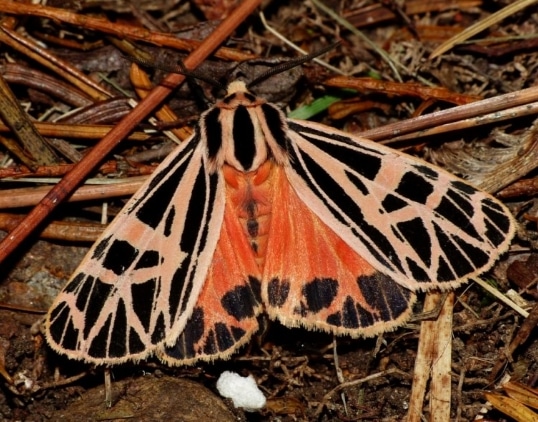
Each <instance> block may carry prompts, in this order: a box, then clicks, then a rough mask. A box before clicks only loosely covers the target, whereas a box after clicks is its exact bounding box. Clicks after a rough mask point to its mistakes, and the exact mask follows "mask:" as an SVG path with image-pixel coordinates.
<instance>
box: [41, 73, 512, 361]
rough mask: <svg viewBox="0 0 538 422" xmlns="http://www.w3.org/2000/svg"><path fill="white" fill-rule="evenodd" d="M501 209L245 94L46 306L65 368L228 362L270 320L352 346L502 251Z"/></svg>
mask: <svg viewBox="0 0 538 422" xmlns="http://www.w3.org/2000/svg"><path fill="white" fill-rule="evenodd" d="M513 234H514V221H513V218H512V217H511V214H510V212H509V211H508V209H507V208H506V207H505V206H504V205H503V204H502V203H501V202H499V201H498V200H497V199H495V198H493V197H492V196H490V195H489V194H487V193H484V192H481V191H480V190H478V189H476V188H475V187H473V186H471V185H470V184H468V183H466V182H465V181H463V180H461V179H459V178H457V177H455V176H454V175H452V174H450V173H448V172H446V171H444V170H442V169H440V168H437V167H435V166H433V165H431V164H428V163H426V162H425V161H422V160H420V159H417V158H414V157H411V156H408V155H406V154H403V153H401V152H398V151H396V150H393V149H390V148H387V147H384V146H381V145H379V144H376V143H374V142H372V141H369V140H366V139H363V138H360V137H356V136H352V135H349V134H347V133H344V132H341V131H339V130H336V129H333V128H331V127H328V126H324V125H321V124H317V123H312V122H307V121H297V120H291V119H287V118H286V117H285V115H284V114H283V113H282V111H280V110H279V109H278V108H277V107H276V106H275V105H273V104H271V103H268V102H266V101H264V100H263V99H261V98H257V97H256V96H254V95H253V94H252V93H250V92H249V91H248V89H247V86H246V84H245V83H244V82H242V81H235V82H233V83H231V84H230V85H229V87H228V90H227V95H226V96H225V97H224V98H223V99H222V100H220V101H219V102H217V103H216V104H215V105H214V106H213V107H212V108H211V109H209V110H208V111H206V112H205V113H204V114H202V116H201V117H200V120H199V122H198V126H197V128H196V130H195V133H194V135H193V136H192V137H191V138H190V139H189V140H187V141H186V142H184V143H183V144H182V145H180V146H179V147H178V148H177V149H176V150H175V152H173V153H172V154H171V155H170V156H169V157H168V158H167V159H166V160H165V161H164V162H163V163H162V164H161V165H160V166H159V168H158V169H157V170H156V171H155V173H154V174H153V175H152V176H151V178H149V180H147V182H146V183H145V184H144V186H143V187H142V188H141V189H140V190H139V192H138V193H137V194H135V195H134V196H133V198H132V199H131V200H130V201H129V202H128V204H127V205H126V206H125V208H124V209H123V210H122V211H121V213H120V214H119V215H118V216H117V217H116V218H115V219H114V221H113V222H112V223H111V224H110V225H109V226H108V228H107V229H106V230H105V232H104V234H103V235H102V237H101V238H100V239H99V240H98V241H97V242H96V244H95V245H94V246H93V247H92V248H91V250H90V251H89V253H88V255H87V256H86V257H85V259H84V260H83V261H82V263H81V264H80V266H79V267H78V269H77V270H76V271H75V273H74V274H73V276H72V278H71V279H70V280H69V282H68V283H67V285H66V286H65V288H64V289H63V291H62V292H61V293H60V294H59V296H58V297H57V299H56V301H55V302H54V304H53V305H52V307H51V308H50V311H49V312H48V314H47V316H46V320H45V333H46V338H47V340H48V343H49V344H50V346H51V347H52V348H53V349H54V350H55V351H57V352H59V353H60V354H63V355H67V357H69V358H72V359H79V360H83V361H86V362H92V363H95V364H108V365H111V364H119V363H122V362H126V361H138V360H141V359H145V358H147V357H148V356H151V355H156V356H157V357H158V358H159V359H160V360H162V361H163V362H165V363H166V364H169V365H185V364H193V363H195V362H197V361H199V360H205V361H211V360H214V359H217V358H228V357H229V356H230V355H231V354H232V353H233V352H235V351H236V350H237V349H238V348H239V347H240V346H241V345H243V344H245V343H246V342H248V341H249V339H250V338H251V337H252V335H253V334H254V333H255V332H256V331H257V329H258V320H257V317H258V316H259V315H260V313H262V312H265V313H266V314H268V316H269V317H270V318H271V319H273V320H277V321H280V322H281V323H282V324H284V325H285V326H288V327H304V328H306V329H309V330H320V331H325V332H328V333H332V334H335V335H348V336H351V337H353V338H357V337H370V336H374V335H377V334H379V333H382V332H385V331H388V330H394V329H395V328H396V327H398V326H400V325H402V324H403V323H404V322H405V321H406V320H407V319H408V318H409V317H410V315H411V312H412V306H413V303H414V302H415V294H416V292H418V291H427V290H430V289H440V290H446V289H452V288H456V287H458V286H459V285H461V284H462V283H464V282H466V281H467V280H468V279H469V278H472V277H476V276H478V275H480V274H481V273H483V272H485V271H487V270H488V269H489V268H491V266H492V265H493V263H494V262H495V261H496V259H497V258H498V257H499V255H500V254H501V253H503V252H504V251H506V250H507V248H508V246H509V243H510V241H511V238H512V237H513Z"/></svg>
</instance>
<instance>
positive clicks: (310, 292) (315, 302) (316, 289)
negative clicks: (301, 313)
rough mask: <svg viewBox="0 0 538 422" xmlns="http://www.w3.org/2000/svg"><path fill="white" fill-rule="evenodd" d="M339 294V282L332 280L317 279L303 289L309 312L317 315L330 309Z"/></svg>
mask: <svg viewBox="0 0 538 422" xmlns="http://www.w3.org/2000/svg"><path fill="white" fill-rule="evenodd" d="M337 293H338V281H336V280H333V279H331V278H316V279H314V280H312V281H310V282H308V283H305V285H304V286H303V288H302V294H303V297H304V299H305V302H306V306H307V309H306V310H307V311H310V312H314V313H317V312H319V311H321V310H322V309H325V308H329V307H330V306H331V304H332V302H333V300H334V298H335V297H336V295H337Z"/></svg>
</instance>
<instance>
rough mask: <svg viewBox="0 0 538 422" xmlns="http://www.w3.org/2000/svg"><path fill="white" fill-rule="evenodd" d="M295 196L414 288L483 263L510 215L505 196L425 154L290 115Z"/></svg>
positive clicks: (465, 273)
mask: <svg viewBox="0 0 538 422" xmlns="http://www.w3.org/2000/svg"><path fill="white" fill-rule="evenodd" d="M288 136H289V138H290V146H289V151H288V152H289V156H290V165H289V166H287V167H286V174H287V176H288V180H289V181H290V183H291V185H292V186H293V187H294V189H295V191H296V192H297V194H298V195H299V197H300V198H301V199H302V200H303V201H304V202H305V203H306V204H308V206H309V208H310V209H311V210H312V211H314V212H315V213H316V214H317V215H318V216H319V217H320V218H321V220H323V221H324V222H325V223H326V224H327V225H328V226H329V227H330V228H331V229H333V230H334V231H335V232H336V233H338V234H339V236H340V237H341V238H342V239H343V240H344V241H345V242H346V243H347V244H348V245H349V246H351V247H352V248H353V249H354V250H355V251H356V252H357V253H358V254H359V255H361V256H362V257H363V258H364V259H366V260H367V261H368V262H369V263H370V264H371V265H372V266H373V267H375V268H376V269H377V270H379V271H380V272H382V273H384V274H387V275H388V276H390V277H392V278H393V279H394V281H396V282H397V283H399V284H400V285H402V286H404V287H406V288H409V289H411V290H418V289H428V288H435V287H443V286H446V287H447V288H448V287H455V286H457V285H459V284H460V283H462V282H464V281H465V280H466V279H468V278H470V277H473V276H477V275H479V274H480V273H483V272H484V271H487V270H488V269H489V268H490V267H491V266H492V265H493V263H494V262H495V260H496V259H497V258H498V256H499V254H500V253H502V252H504V251H505V250H506V249H507V248H508V246H509V243H510V240H511V239H512V237H513V234H514V230H515V225H514V221H513V219H512V218H511V215H510V213H509V212H508V210H507V209H506V208H505V206H504V205H503V204H501V203H500V202H499V201H497V200H496V199H495V198H493V197H492V196H490V195H488V194H487V193H484V192H482V191H479V190H477V189H476V188H474V187H473V186H471V185H470V184H468V183H466V182H464V181H463V180H461V179H459V178H457V177H455V176H454V175H451V174H450V173H448V172H446V171H443V170H441V169H439V168H437V167H434V166H431V165H429V164H428V163H426V162H424V161H422V160H419V159H416V158H414V157H411V156H408V155H406V154H402V153H399V152H398V151H395V150H393V149H389V148H386V147H384V146H382V145H379V144H376V143H374V142H372V141H368V140H365V139H362V138H358V137H353V136H350V135H348V134H346V133H344V132H340V131H337V130H332V131H331V132H330V133H328V132H327V130H326V127H325V126H322V125H318V124H316V123H311V122H304V121H295V120H290V121H289V131H288Z"/></svg>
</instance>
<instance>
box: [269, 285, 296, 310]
mask: <svg viewBox="0 0 538 422" xmlns="http://www.w3.org/2000/svg"><path fill="white" fill-rule="evenodd" d="M290 287H291V286H290V282H289V281H288V280H279V279H278V278H273V279H272V280H270V281H269V283H268V285H267V296H268V298H269V305H270V306H272V307H274V308H280V307H282V305H284V303H286V300H288V295H289V294H290Z"/></svg>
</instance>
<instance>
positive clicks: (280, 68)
mask: <svg viewBox="0 0 538 422" xmlns="http://www.w3.org/2000/svg"><path fill="white" fill-rule="evenodd" d="M339 44H340V41H336V42H334V43H332V44H329V45H328V46H326V47H323V48H322V49H320V50H318V51H314V52H313V53H310V54H306V55H304V56H301V57H297V58H296V59H291V60H288V61H286V62H285V63H282V64H279V65H277V66H275V67H273V68H272V69H269V70H268V71H267V72H264V73H262V74H261V75H260V76H258V77H257V78H256V79H254V80H253V81H251V82H249V83H248V84H247V88H251V87H253V86H254V85H257V84H259V83H260V82H261V81H264V80H265V79H269V78H270V77H271V76H274V75H276V74H278V73H282V72H285V71H286V70H289V69H292V68H294V67H297V66H300V65H302V64H303V63H306V62H308V61H310V60H312V59H315V58H316V57H319V56H321V55H323V54H325V53H327V52H328V51H330V50H332V49H333V48H335V47H336V46H337V45H339Z"/></svg>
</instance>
